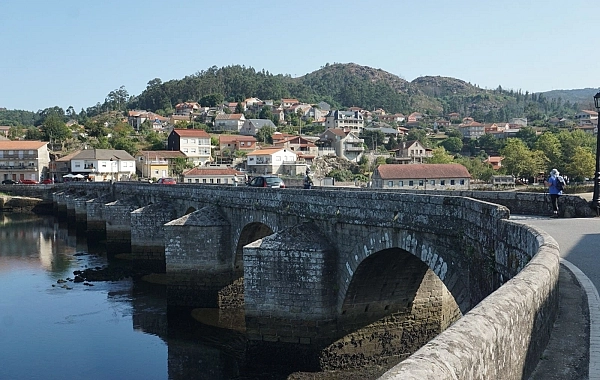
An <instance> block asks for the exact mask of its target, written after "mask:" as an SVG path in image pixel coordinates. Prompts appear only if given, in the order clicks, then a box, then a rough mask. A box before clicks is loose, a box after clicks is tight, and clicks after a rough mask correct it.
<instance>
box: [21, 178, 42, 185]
mask: <svg viewBox="0 0 600 380" xmlns="http://www.w3.org/2000/svg"><path fill="white" fill-rule="evenodd" d="M19 183H20V184H22V185H37V184H38V181H36V180H35V179H22V180H20V181H19Z"/></svg>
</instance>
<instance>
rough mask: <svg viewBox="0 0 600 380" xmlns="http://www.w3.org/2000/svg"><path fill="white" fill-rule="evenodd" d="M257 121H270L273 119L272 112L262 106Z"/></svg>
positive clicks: (269, 108)
mask: <svg viewBox="0 0 600 380" xmlns="http://www.w3.org/2000/svg"><path fill="white" fill-rule="evenodd" d="M258 118H259V119H265V120H271V119H273V112H272V111H271V107H267V106H264V107H263V108H262V109H261V110H260V113H259V114H258Z"/></svg>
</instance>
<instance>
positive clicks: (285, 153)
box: [246, 147, 306, 175]
mask: <svg viewBox="0 0 600 380" xmlns="http://www.w3.org/2000/svg"><path fill="white" fill-rule="evenodd" d="M246 159H247V162H246V168H247V169H248V171H249V172H250V173H257V174H289V175H297V174H298V173H303V172H305V171H306V165H305V163H302V164H301V165H300V166H301V167H300V168H297V166H298V155H297V154H296V153H294V152H292V151H291V150H289V149H286V148H280V147H275V148H263V149H257V150H255V151H254V152H251V153H248V155H247V156H246Z"/></svg>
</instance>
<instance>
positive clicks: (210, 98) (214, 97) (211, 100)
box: [199, 94, 225, 107]
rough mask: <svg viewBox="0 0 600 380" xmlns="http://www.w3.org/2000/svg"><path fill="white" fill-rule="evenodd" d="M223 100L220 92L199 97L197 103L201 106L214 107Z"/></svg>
mask: <svg viewBox="0 0 600 380" xmlns="http://www.w3.org/2000/svg"><path fill="white" fill-rule="evenodd" d="M224 100H225V98H224V97H223V95H222V94H210V95H204V96H203V97H202V98H200V101H199V103H200V105H201V106H202V107H216V106H218V105H219V104H222V103H223V101H224Z"/></svg>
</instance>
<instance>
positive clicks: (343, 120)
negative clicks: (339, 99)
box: [325, 110, 365, 135]
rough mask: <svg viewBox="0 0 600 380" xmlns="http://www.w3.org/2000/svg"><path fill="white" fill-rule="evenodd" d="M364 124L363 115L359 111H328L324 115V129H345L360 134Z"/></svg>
mask: <svg viewBox="0 0 600 380" xmlns="http://www.w3.org/2000/svg"><path fill="white" fill-rule="evenodd" d="M364 126H365V120H364V119H363V115H362V114H361V113H360V112H359V111H338V110H334V111H330V112H329V113H328V114H327V116H326V117H325V128H326V129H347V130H349V131H350V132H354V133H356V134H357V135H360V133H361V132H362V130H363V128H364Z"/></svg>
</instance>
